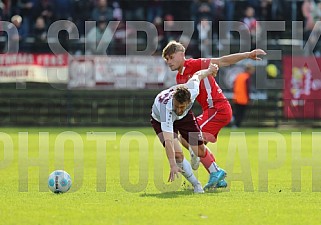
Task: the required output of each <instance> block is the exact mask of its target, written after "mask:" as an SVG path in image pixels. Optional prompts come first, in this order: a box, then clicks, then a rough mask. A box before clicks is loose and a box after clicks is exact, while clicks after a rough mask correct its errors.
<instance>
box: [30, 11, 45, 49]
mask: <svg viewBox="0 0 321 225" xmlns="http://www.w3.org/2000/svg"><path fill="white" fill-rule="evenodd" d="M47 29H48V27H47V26H46V23H45V20H44V18H43V17H41V16H39V17H38V18H37V19H36V22H35V24H34V27H33V30H32V34H33V37H34V38H35V39H34V44H33V45H32V47H31V50H32V52H39V53H42V52H48V51H49V46H48V42H47Z"/></svg>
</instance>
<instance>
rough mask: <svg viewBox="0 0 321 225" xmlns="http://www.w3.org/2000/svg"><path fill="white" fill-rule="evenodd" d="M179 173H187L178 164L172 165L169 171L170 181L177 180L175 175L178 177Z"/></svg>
mask: <svg viewBox="0 0 321 225" xmlns="http://www.w3.org/2000/svg"><path fill="white" fill-rule="evenodd" d="M179 173H185V172H184V170H182V169H181V168H179V167H178V166H177V165H175V166H172V167H171V171H170V173H169V177H168V182H173V181H174V180H175V176H176V177H177V178H178V174H179Z"/></svg>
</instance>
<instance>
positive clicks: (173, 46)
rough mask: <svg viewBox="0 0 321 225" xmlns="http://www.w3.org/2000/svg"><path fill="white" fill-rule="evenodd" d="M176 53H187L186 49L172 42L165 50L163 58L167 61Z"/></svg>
mask: <svg viewBox="0 0 321 225" xmlns="http://www.w3.org/2000/svg"><path fill="white" fill-rule="evenodd" d="M176 52H185V47H184V46H183V45H182V44H181V43H179V42H177V41H170V42H169V43H168V44H167V45H166V46H165V48H164V49H163V53H162V57H163V58H164V59H165V58H166V57H167V56H170V55H172V54H174V53H176Z"/></svg>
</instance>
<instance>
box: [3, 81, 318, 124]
mask: <svg viewBox="0 0 321 225" xmlns="http://www.w3.org/2000/svg"><path fill="white" fill-rule="evenodd" d="M0 86H1V88H0V125H1V126H106V127H109V126H124V127H132V126H142V127H143V126H149V119H150V109H151V105H152V103H153V100H154V97H155V96H156V95H157V93H158V92H159V90H68V89H67V88H66V86H63V85H49V84H37V83H27V84H1V85H0ZM282 107H283V104H282V99H281V93H274V94H273V95H271V94H269V95H268V99H267V100H254V101H252V104H251V106H250V108H249V110H248V112H247V114H246V118H245V121H244V123H243V126H244V127H249V126H251V127H277V126H279V125H298V124H304V125H307V124H310V125H312V126H317V125H320V122H318V121H303V120H286V119H284V117H283V109H282ZM193 110H194V113H195V114H196V115H198V114H199V113H200V112H201V109H200V107H199V106H198V104H197V103H196V104H195V105H194V109H193Z"/></svg>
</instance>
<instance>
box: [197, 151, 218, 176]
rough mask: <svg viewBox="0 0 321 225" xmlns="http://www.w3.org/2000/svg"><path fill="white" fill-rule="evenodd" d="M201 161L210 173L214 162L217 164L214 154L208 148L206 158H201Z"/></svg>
mask: <svg viewBox="0 0 321 225" xmlns="http://www.w3.org/2000/svg"><path fill="white" fill-rule="evenodd" d="M200 159H201V163H202V164H203V166H204V167H205V169H206V170H207V172H209V170H208V168H210V166H211V165H212V164H213V162H215V157H214V156H213V154H212V152H211V151H210V150H209V149H208V148H206V151H205V156H204V157H200Z"/></svg>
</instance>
